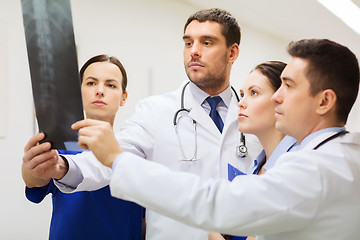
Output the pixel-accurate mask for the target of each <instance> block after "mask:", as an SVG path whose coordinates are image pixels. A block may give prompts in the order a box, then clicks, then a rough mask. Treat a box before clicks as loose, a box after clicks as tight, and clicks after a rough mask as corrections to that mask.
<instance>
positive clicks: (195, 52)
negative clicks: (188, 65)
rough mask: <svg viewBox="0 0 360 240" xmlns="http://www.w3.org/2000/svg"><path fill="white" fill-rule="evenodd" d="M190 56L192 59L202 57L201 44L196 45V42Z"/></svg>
mask: <svg viewBox="0 0 360 240" xmlns="http://www.w3.org/2000/svg"><path fill="white" fill-rule="evenodd" d="M190 54H191V57H192V58H200V57H201V48H200V44H199V43H196V42H194V43H193V45H192V47H191V51H190Z"/></svg>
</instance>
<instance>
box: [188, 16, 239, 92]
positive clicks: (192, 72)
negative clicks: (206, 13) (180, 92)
mask: <svg viewBox="0 0 360 240" xmlns="http://www.w3.org/2000/svg"><path fill="white" fill-rule="evenodd" d="M183 39H184V43H185V46H184V65H185V71H186V74H187V75H188V77H189V79H190V80H191V81H192V82H193V83H195V84H196V85H197V86H198V87H199V88H200V89H202V90H204V91H205V92H206V91H207V90H211V89H218V88H224V86H225V88H226V87H227V86H228V85H229V77H230V76H229V75H230V69H231V64H232V62H233V61H232V60H229V57H230V54H231V47H230V48H228V47H226V39H225V37H224V36H223V35H222V33H221V25H220V24H219V23H217V22H212V21H205V22H202V23H200V22H199V21H196V20H194V21H192V22H191V23H190V24H189V25H188V26H187V28H186V30H185V33H184V37H183ZM235 59H236V58H235ZM234 61H235V60H234ZM225 88H224V89H225ZM224 89H222V90H224Z"/></svg>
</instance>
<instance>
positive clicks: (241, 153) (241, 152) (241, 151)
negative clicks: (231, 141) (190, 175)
mask: <svg viewBox="0 0 360 240" xmlns="http://www.w3.org/2000/svg"><path fill="white" fill-rule="evenodd" d="M189 83H190V82H188V83H186V84H185V85H184V87H183V89H182V92H181V107H180V109H179V110H177V111H176V113H175V114H174V120H173V123H174V128H175V132H176V136H177V139H178V142H179V147H180V151H181V154H182V159H180V160H182V161H197V160H198V156H197V131H196V124H197V123H196V121H195V120H194V119H193V118H191V119H192V123H193V128H194V141H195V150H194V154H193V156H191V157H187V156H186V155H185V151H184V148H183V145H182V144H181V140H180V136H179V129H178V123H179V121H180V119H181V118H182V117H185V116H184V115H181V116H180V117H178V115H179V113H180V112H186V113H190V109H187V108H185V107H184V93H185V89H186V87H187V86H188V85H189ZM231 90H232V91H233V92H234V93H235V96H236V99H237V101H238V102H239V101H240V98H239V96H238V95H237V93H236V91H235V89H234V88H233V87H232V86H231ZM187 117H189V115H188V114H187ZM189 118H190V117H189ZM247 153H248V151H247V147H246V144H245V135H244V134H243V133H242V132H241V133H240V145H239V146H237V147H236V156H238V157H239V158H244V157H246V156H247Z"/></svg>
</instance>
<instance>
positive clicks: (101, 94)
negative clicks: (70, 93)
mask: <svg viewBox="0 0 360 240" xmlns="http://www.w3.org/2000/svg"><path fill="white" fill-rule="evenodd" d="M96 96H97V97H104V89H103V88H102V87H101V86H99V87H98V88H97V89H96Z"/></svg>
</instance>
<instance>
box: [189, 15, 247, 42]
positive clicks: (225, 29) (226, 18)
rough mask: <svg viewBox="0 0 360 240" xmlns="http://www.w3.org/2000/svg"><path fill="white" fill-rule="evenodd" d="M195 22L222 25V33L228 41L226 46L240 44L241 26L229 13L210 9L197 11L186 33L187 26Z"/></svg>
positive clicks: (190, 20)
mask: <svg viewBox="0 0 360 240" xmlns="http://www.w3.org/2000/svg"><path fill="white" fill-rule="evenodd" d="M194 20H197V21H199V22H205V21H213V22H217V23H219V24H220V25H221V30H222V31H221V32H222V34H223V35H224V37H225V39H226V46H227V47H230V46H232V45H233V44H234V43H237V44H238V45H239V44H240V38H241V32H240V27H239V24H238V22H237V20H236V18H234V17H233V16H232V15H231V14H230V13H229V12H227V11H225V10H223V9H219V8H210V9H203V10H200V11H197V12H196V13H194V14H193V15H191V16H190V17H189V18H188V20H187V21H186V23H185V27H184V33H185V31H186V28H187V26H188V25H189V24H190V23H191V22H192V21H194Z"/></svg>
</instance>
